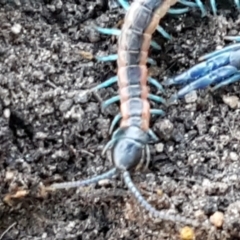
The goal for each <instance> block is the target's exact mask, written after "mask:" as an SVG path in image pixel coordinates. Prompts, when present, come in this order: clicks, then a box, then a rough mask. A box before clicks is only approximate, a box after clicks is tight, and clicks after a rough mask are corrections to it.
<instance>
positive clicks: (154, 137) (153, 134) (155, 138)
mask: <svg viewBox="0 0 240 240" xmlns="http://www.w3.org/2000/svg"><path fill="white" fill-rule="evenodd" d="M148 135H149V137H150V138H151V139H152V140H153V141H154V142H157V141H159V138H158V137H157V135H156V134H155V133H154V132H153V130H152V129H149V130H148Z"/></svg>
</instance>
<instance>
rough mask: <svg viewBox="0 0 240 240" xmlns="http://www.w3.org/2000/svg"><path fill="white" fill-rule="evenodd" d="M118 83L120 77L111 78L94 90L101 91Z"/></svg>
mask: <svg viewBox="0 0 240 240" xmlns="http://www.w3.org/2000/svg"><path fill="white" fill-rule="evenodd" d="M117 81H118V77H117V76H113V77H111V78H109V79H108V80H107V81H105V82H103V83H100V84H98V85H97V86H96V87H94V88H93V90H99V89H101V88H106V87H109V86H111V85H112V84H114V83H116V82H117Z"/></svg>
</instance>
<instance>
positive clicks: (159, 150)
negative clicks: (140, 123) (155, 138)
mask: <svg viewBox="0 0 240 240" xmlns="http://www.w3.org/2000/svg"><path fill="white" fill-rule="evenodd" d="M155 147H156V151H157V152H159V153H160V152H163V149H164V144H163V143H158V144H156V145H155Z"/></svg>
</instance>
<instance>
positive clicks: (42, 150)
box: [0, 0, 240, 240]
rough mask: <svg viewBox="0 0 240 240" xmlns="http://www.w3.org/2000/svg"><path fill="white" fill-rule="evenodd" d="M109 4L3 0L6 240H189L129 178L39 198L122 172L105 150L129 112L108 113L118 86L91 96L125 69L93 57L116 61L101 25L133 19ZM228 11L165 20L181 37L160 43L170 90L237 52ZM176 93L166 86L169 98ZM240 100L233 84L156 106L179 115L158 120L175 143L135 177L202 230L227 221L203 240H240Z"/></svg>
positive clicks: (0, 152)
mask: <svg viewBox="0 0 240 240" xmlns="http://www.w3.org/2000/svg"><path fill="white" fill-rule="evenodd" d="M6 2H7V3H6ZM232 2H233V1H232ZM109 3H110V4H108V3H107V2H106V1H104V0H98V1H95V0H93V1H88V0H78V1H77V0H68V1H66V0H63V1H61V0H52V1H51V0H49V1H48V0H39V1H33V0H28V1H27V0H21V1H20V0H18V1H17V0H12V1H6V0H5V1H4V0H1V1H0V4H1V13H0V26H1V31H0V127H1V128H0V183H1V188H0V197H1V200H2V201H1V203H0V239H31V240H32V239H78V240H80V239H84V240H87V239H99V240H100V239H131V240H132V239H161V240H163V239H173V240H174V239H179V229H180V228H181V227H183V226H182V225H180V224H177V223H171V222H164V221H159V220H158V221H156V220H153V219H151V218H149V217H148V215H147V213H146V212H145V211H144V210H143V209H142V208H140V207H139V205H138V204H137V203H136V202H135V200H134V199H133V198H132V197H131V195H130V194H129V192H128V191H127V189H126V187H125V186H124V184H123V182H122V181H121V178H118V179H114V180H111V181H104V182H101V183H99V184H98V185H97V186H90V187H88V188H79V189H77V190H76V189H73V190H68V191H58V192H55V193H50V194H46V193H45V192H44V191H40V190H39V189H40V187H39V186H42V185H49V184H51V183H52V182H56V181H73V180H76V179H86V178H87V177H90V176H95V175H97V174H100V173H103V172H105V171H106V170H107V169H110V168H111V166H112V164H111V163H110V162H109V161H108V160H107V159H108V158H107V157H106V158H105V157H102V156H101V150H102V149H103V147H104V146H105V145H106V143H107V142H108V140H109V139H110V136H109V135H108V128H109V126H110V122H111V120H112V119H113V117H114V115H115V114H116V113H118V111H119V109H118V105H116V104H114V105H113V106H111V107H109V108H108V109H107V110H105V111H102V110H101V108H100V106H101V101H102V100H105V99H107V98H109V97H110V96H114V95H116V94H117V87H116V86H113V87H111V88H107V89H103V90H100V91H99V92H98V93H97V94H87V91H86V90H87V89H90V88H91V87H92V86H95V85H96V84H97V83H100V82H102V81H104V80H105V79H107V78H109V77H111V76H113V75H114V74H115V72H116V63H97V62H96V61H94V60H93V59H92V55H107V54H111V53H115V52H116V38H115V37H110V36H103V35H101V34H98V33H96V32H95V31H94V30H93V27H92V26H94V24H97V25H98V26H102V27H116V26H119V22H120V21H121V20H122V19H123V17H124V10H123V9H122V8H121V7H119V6H117V5H116V4H114V3H115V2H114V1H109ZM109 6H110V7H111V8H109ZM225 7H228V6H221V10H220V11H219V16H218V17H216V18H214V17H213V16H212V15H210V14H209V16H208V17H205V18H201V13H200V12H199V11H192V12H190V13H189V14H187V15H183V16H169V15H168V16H167V17H165V18H164V20H163V22H162V26H163V27H164V28H165V29H166V30H167V31H168V32H169V33H170V34H171V35H172V36H173V40H171V41H167V40H165V39H163V38H162V37H161V36H160V35H159V34H158V33H155V34H154V39H155V40H156V41H157V42H158V43H160V44H161V45H162V46H163V49H162V51H156V50H153V51H151V56H152V57H153V58H154V59H156V60H157V62H158V66H157V67H153V68H151V70H150V71H151V73H152V75H153V76H154V77H156V78H157V79H159V81H162V80H163V79H164V78H166V77H169V76H173V75H176V74H177V73H180V72H182V71H183V70H186V69H188V68H189V67H190V66H193V65H194V64H196V63H197V61H198V58H199V56H201V55H203V54H205V53H208V52H210V51H213V50H215V49H216V48H217V47H223V46H225V45H226V44H227V42H224V40H223V37H224V36H226V35H237V34H238V33H239V30H238V29H239V21H237V20H238V13H237V12H236V10H234V8H230V9H225ZM176 90H177V89H176V88H173V87H171V88H166V91H167V96H168V97H169V96H170V94H171V93H174V92H176ZM152 91H153V92H154V91H155V89H152ZM239 91H240V87H239V84H233V85H230V86H227V87H225V88H224V89H222V90H218V91H216V92H214V93H210V92H209V91H208V90H205V91H199V92H197V99H195V100H194V101H190V102H189V99H186V101H185V100H181V101H179V103H178V104H177V105H173V106H171V107H169V108H166V107H163V106H158V105H157V104H155V103H153V105H154V104H155V105H156V106H155V107H158V108H160V107H162V108H163V109H164V110H165V111H166V113H167V114H166V117H165V118H153V119H152V122H151V126H152V128H153V130H154V131H155V132H156V133H157V134H158V135H159V136H162V137H163V138H162V141H161V142H160V143H158V144H155V145H152V146H151V153H152V159H153V161H152V162H151V166H150V169H149V171H148V172H141V173H136V174H134V177H133V180H134V182H135V184H136V185H137V187H138V188H139V189H140V191H141V192H142V193H143V194H144V196H145V197H146V198H147V199H148V201H149V202H150V203H151V204H152V205H153V206H155V207H156V208H158V209H163V208H165V209H170V208H171V211H172V212H175V213H178V214H180V215H184V216H186V217H189V218H196V219H201V220H202V221H204V220H206V219H209V217H210V216H211V215H212V214H213V213H215V212H216V211H221V212H223V214H224V224H223V227H222V228H220V229H218V230H217V229H215V228H214V227H213V226H212V227H209V229H205V230H204V229H196V230H195V234H196V239H204V240H206V239H208V240H212V239H220V240H223V239H239V238H240V220H239V219H240V179H239V172H240V162H239V160H240V159H239V153H240V147H239V141H240V114H239V112H240V111H239V109H238V108H237V107H236V108H231V107H229V106H228V105H227V104H226V103H224V101H223V96H225V95H227V96H228V95H229V96H237V95H238V93H239ZM167 96H166V97H167ZM238 106H239V104H238ZM162 193H163V194H162ZM8 228H9V229H8Z"/></svg>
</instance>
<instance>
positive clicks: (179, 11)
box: [168, 8, 189, 15]
mask: <svg viewBox="0 0 240 240" xmlns="http://www.w3.org/2000/svg"><path fill="white" fill-rule="evenodd" d="M188 11H189V8H170V9H168V13H169V14H172V15H178V14H183V13H187V12H188Z"/></svg>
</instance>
